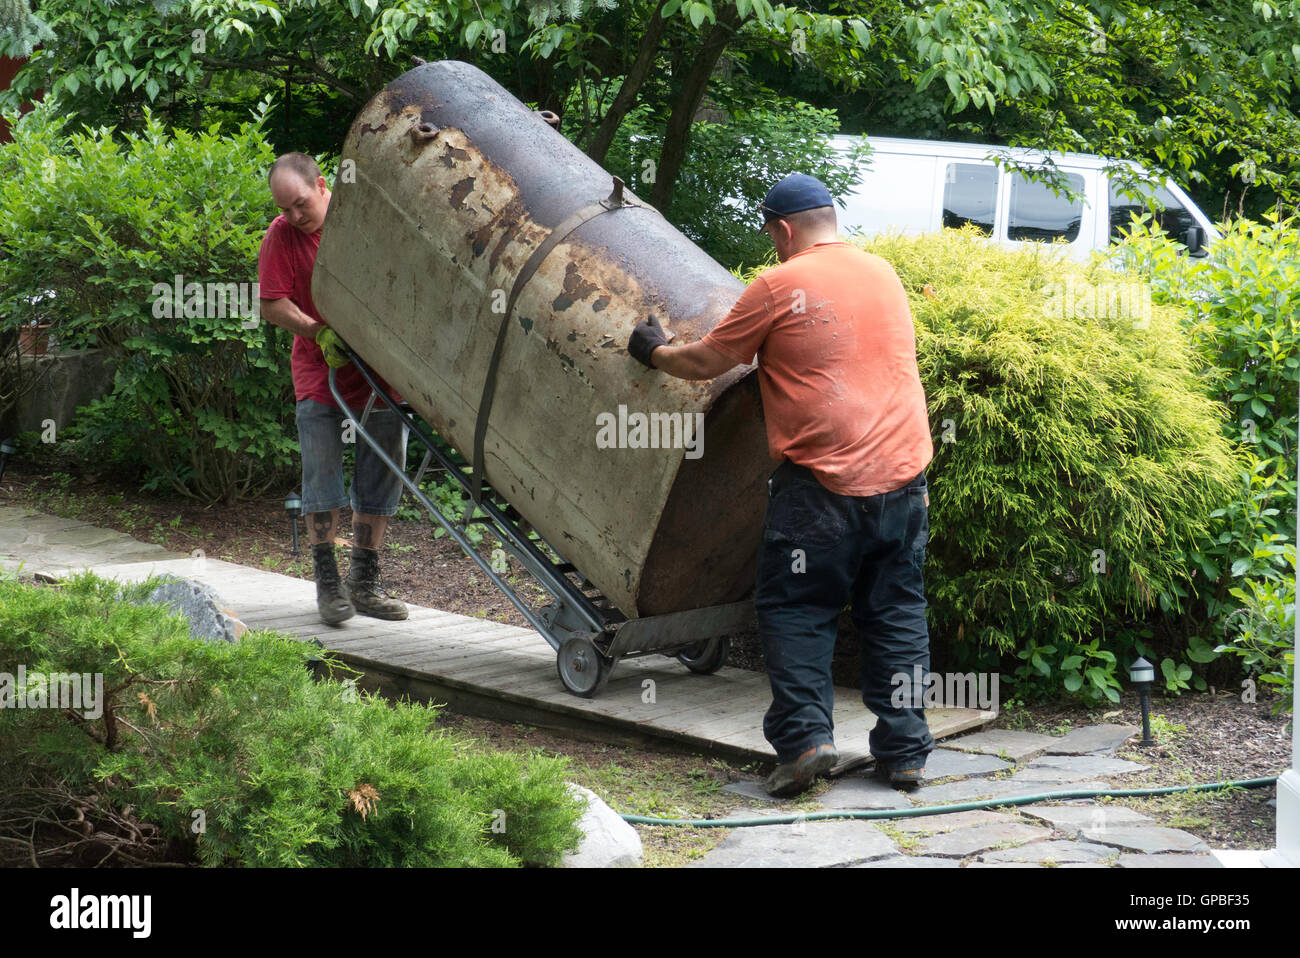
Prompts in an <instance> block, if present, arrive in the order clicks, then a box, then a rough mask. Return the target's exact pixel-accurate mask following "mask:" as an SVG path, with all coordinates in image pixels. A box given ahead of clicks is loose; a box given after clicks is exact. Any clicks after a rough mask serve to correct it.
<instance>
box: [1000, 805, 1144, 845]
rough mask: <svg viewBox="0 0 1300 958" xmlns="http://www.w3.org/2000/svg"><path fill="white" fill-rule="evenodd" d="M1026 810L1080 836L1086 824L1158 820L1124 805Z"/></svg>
mask: <svg viewBox="0 0 1300 958" xmlns="http://www.w3.org/2000/svg"><path fill="white" fill-rule="evenodd" d="M1022 812H1023V814H1025V815H1027V816H1028V817H1030V818H1037V819H1041V820H1042V821H1045V822H1047V823H1049V824H1050V825H1051V826H1052V827H1053V828H1055V829H1056V830H1057V831H1058V832H1064V833H1065V834H1066V835H1068V836H1069V837H1070V838H1077V837H1078V836H1079V835H1080V834H1081V833H1082V832H1083V829H1085V828H1094V829H1096V828H1106V827H1107V826H1117V825H1154V824H1155V820H1154V819H1152V818H1148V817H1147V816H1146V815H1143V814H1142V813H1141V812H1135V811H1134V810H1133V809H1131V808H1125V807H1124V806H1123V805H1046V806H1043V805H1039V806H1033V805H1027V806H1025V807H1024V808H1023V809H1022Z"/></svg>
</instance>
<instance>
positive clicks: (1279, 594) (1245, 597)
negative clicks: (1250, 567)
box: [1215, 546, 1296, 715]
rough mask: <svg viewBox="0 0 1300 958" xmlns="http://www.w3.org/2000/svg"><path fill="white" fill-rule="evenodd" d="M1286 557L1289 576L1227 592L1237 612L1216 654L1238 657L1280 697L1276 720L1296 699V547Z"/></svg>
mask: <svg viewBox="0 0 1300 958" xmlns="http://www.w3.org/2000/svg"><path fill="white" fill-rule="evenodd" d="M1286 555H1287V559H1288V560H1289V564H1290V571H1291V575H1290V576H1289V577H1282V578H1280V579H1262V580H1261V579H1246V580H1245V581H1244V582H1243V583H1242V585H1240V586H1235V587H1233V588H1232V589H1230V590H1229V592H1230V594H1231V595H1232V597H1233V598H1234V599H1237V600H1238V601H1239V602H1240V603H1241V607H1240V608H1239V609H1237V610H1236V611H1234V612H1232V613H1231V614H1230V615H1228V617H1227V619H1226V620H1225V625H1226V627H1227V629H1228V631H1229V639H1228V641H1227V642H1225V643H1224V644H1222V645H1220V646H1218V647H1217V648H1216V649H1215V651H1216V652H1224V653H1227V654H1230V655H1234V656H1237V657H1239V658H1240V659H1241V663H1242V665H1243V666H1244V667H1245V668H1246V671H1247V672H1248V673H1249V674H1250V675H1251V676H1258V678H1259V681H1260V682H1262V683H1263V684H1264V685H1267V686H1270V687H1271V688H1273V689H1275V690H1276V691H1277V692H1278V696H1279V697H1278V700H1277V702H1276V703H1275V705H1274V707H1273V713H1274V714H1275V715H1276V714H1277V713H1278V712H1283V711H1290V710H1291V708H1292V705H1293V702H1294V695H1295V635H1296V631H1295V546H1288V547H1287V552H1286Z"/></svg>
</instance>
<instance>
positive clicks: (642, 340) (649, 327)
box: [627, 315, 668, 369]
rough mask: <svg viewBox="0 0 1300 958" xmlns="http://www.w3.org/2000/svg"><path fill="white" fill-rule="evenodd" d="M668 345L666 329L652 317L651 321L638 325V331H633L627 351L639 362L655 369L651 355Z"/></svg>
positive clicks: (644, 321) (643, 321)
mask: <svg viewBox="0 0 1300 958" xmlns="http://www.w3.org/2000/svg"><path fill="white" fill-rule="evenodd" d="M667 345H668V337H667V336H665V335H664V328H663V327H662V326H660V325H659V320H657V319H655V317H654V316H653V315H652V316H651V317H650V319H649V320H642V321H641V322H639V323H637V324H636V329H634V330H632V338H631V339H629V340H628V341H627V351H628V353H630V354H631V356H632V358H633V359H635V360H636V361H637V362H639V363H644V364H645V365H647V366H649V367H650V368H651V369H654V368H655V366H654V363H652V362H650V354H651V353H653V352H654V351H655V349H657V348H658V347H660V346H667Z"/></svg>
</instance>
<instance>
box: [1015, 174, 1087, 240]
mask: <svg viewBox="0 0 1300 958" xmlns="http://www.w3.org/2000/svg"><path fill="white" fill-rule="evenodd" d="M1065 179H1066V181H1067V182H1068V183H1069V184H1070V189H1071V190H1074V191H1075V192H1076V193H1082V192H1083V177H1082V176H1080V175H1079V174H1078V173H1066V174H1065ZM1082 221H1083V201H1082V200H1081V199H1079V200H1073V201H1072V200H1070V199H1069V198H1068V197H1065V196H1057V195H1056V194H1055V193H1053V192H1052V191H1051V189H1049V188H1048V186H1047V184H1045V183H1040V182H1038V181H1036V180H1030V179H1028V178H1026V177H1025V175H1024V174H1023V173H1014V174H1013V175H1012V178H1011V211H1010V213H1009V214H1008V216H1007V239H1009V240H1041V241H1044V242H1051V241H1052V240H1054V239H1057V238H1058V237H1063V238H1064V239H1066V240H1068V241H1069V242H1071V243H1073V242H1074V241H1075V239H1076V238H1077V237H1078V236H1079V225H1080V223H1081V222H1082Z"/></svg>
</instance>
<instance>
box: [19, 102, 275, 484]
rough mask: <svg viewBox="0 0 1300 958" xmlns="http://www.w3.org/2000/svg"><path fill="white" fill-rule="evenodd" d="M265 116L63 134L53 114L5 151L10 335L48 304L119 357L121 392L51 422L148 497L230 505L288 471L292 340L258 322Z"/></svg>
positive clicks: (52, 313)
mask: <svg viewBox="0 0 1300 958" xmlns="http://www.w3.org/2000/svg"><path fill="white" fill-rule="evenodd" d="M263 108H265V104H263ZM264 120H265V113H264V112H263V113H260V114H258V115H256V116H255V117H254V118H253V120H252V121H251V122H249V123H245V124H244V125H242V126H241V127H240V128H239V130H238V132H237V133H234V134H232V135H222V134H221V132H220V131H219V130H218V129H217V128H215V127H213V128H210V129H208V130H206V131H205V132H203V133H200V134H198V135H193V134H190V133H186V132H183V131H174V132H172V133H168V132H166V131H165V130H163V128H162V126H161V124H159V123H158V122H156V121H155V120H154V119H153V118H152V117H149V118H147V120H146V123H145V129H144V131H143V132H142V133H140V134H129V135H126V136H124V137H122V138H120V139H118V138H115V137H114V135H113V133H112V131H111V130H107V129H98V130H94V131H91V132H89V133H76V134H73V135H71V136H69V137H66V138H65V137H64V136H63V135H62V132H61V120H60V118H59V117H57V116H55V115H53V114H52V112H51V111H50V110H49V109H48V108H46V107H41V108H38V109H37V110H36V111H34V112H33V113H32V114H29V115H28V116H26V117H24V118H23V120H22V121H21V122H20V123H19V124H18V126H17V128H16V130H15V138H14V142H13V143H10V144H6V145H3V146H0V328H11V327H12V326H14V325H16V324H20V323H22V322H24V321H25V320H26V319H27V318H28V317H29V316H31V315H33V311H34V310H39V311H40V313H41V314H42V316H43V317H44V318H45V321H47V322H50V323H52V324H54V326H55V334H56V335H57V337H58V339H59V341H60V342H61V343H62V344H63V345H64V346H69V347H78V346H100V347H105V348H108V349H110V350H112V351H114V352H116V353H118V354H120V357H121V358H120V361H119V362H118V364H117V375H116V380H115V384H114V389H113V392H112V394H111V395H109V396H108V397H106V398H104V399H102V400H99V401H97V402H94V403H92V404H90V406H88V407H87V408H86V410H85V412H84V413H83V414H82V415H79V417H78V421H77V424H76V428H75V429H73V430H71V431H69V432H68V433H63V432H62V427H63V426H64V424H62V423H58V424H56V425H57V426H59V427H60V435H61V438H73V439H74V440H75V441H76V442H77V443H78V448H77V451H76V454H77V456H78V458H80V459H81V460H83V461H98V462H101V463H107V464H109V465H116V466H120V467H122V468H123V469H129V470H132V471H134V472H135V473H136V474H137V475H138V476H139V477H140V478H141V480H142V481H143V486H144V488H145V489H159V488H166V489H169V490H172V491H175V492H178V493H181V494H184V495H189V496H195V497H199V498H202V499H205V500H209V501H215V500H224V501H226V502H231V501H233V500H234V499H236V498H237V497H240V496H248V495H256V494H258V493H260V492H262V491H265V490H266V489H267V488H268V487H269V486H270V485H271V484H272V483H275V482H278V481H281V480H283V479H284V478H285V477H286V475H287V472H288V469H289V466H290V464H291V461H292V454H293V452H294V449H295V442H294V436H295V433H294V424H293V410H294V404H293V395H292V392H291V391H290V388H289V382H290V376H289V369H288V366H289V350H290V345H291V341H292V340H291V336H290V334H289V333H287V332H285V331H284V330H281V329H278V328H276V327H274V326H271V325H270V324H268V323H265V322H261V321H260V320H258V319H256V318H255V317H254V318H250V317H249V316H248V315H247V314H246V311H245V307H255V306H256V295H255V290H254V289H253V286H254V284H255V283H256V282H257V251H258V247H259V244H260V242H261V238H262V236H263V234H264V233H265V230H266V227H267V225H268V224H269V222H270V221H271V219H272V218H273V217H274V215H275V212H276V210H275V206H274V204H273V203H272V201H271V197H270V193H269V191H268V190H267V187H266V170H267V168H268V166H269V164H270V162H271V161H272V160H273V159H274V153H273V151H272V149H271V147H270V145H269V144H268V143H267V142H266V140H265V138H264V136H263V133H262V124H263V122H264ZM176 277H181V279H180V289H181V300H180V302H176V301H175V300H176V296H175V289H176V286H177V279H176ZM228 284H236V285H235V286H233V287H232V286H230V285H228ZM239 284H243V285H242V286H241V285H239ZM232 292H234V293H236V294H237V300H236V301H232V299H231V298H230V293H232ZM236 302H237V303H238V305H236ZM254 323H255V325H253V324H254ZM245 327H250V328H245Z"/></svg>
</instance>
